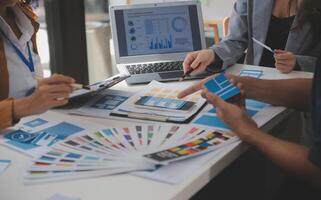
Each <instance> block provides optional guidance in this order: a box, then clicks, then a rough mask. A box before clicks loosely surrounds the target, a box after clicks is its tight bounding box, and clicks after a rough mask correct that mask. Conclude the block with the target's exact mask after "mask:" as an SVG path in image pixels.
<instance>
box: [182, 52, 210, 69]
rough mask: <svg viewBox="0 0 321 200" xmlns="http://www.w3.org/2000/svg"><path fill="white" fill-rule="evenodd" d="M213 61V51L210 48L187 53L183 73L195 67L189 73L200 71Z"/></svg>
mask: <svg viewBox="0 0 321 200" xmlns="http://www.w3.org/2000/svg"><path fill="white" fill-rule="evenodd" d="M214 61H215V53H214V51H213V50H212V49H205V50H201V51H195V52H192V53H189V54H187V56H186V58H185V60H184V63H183V68H184V73H186V72H187V71H188V70H190V69H191V68H193V69H195V70H194V71H193V72H192V73H191V75H196V74H199V73H202V72H204V71H205V70H206V67H207V66H208V65H210V64H211V63H213V62H214Z"/></svg>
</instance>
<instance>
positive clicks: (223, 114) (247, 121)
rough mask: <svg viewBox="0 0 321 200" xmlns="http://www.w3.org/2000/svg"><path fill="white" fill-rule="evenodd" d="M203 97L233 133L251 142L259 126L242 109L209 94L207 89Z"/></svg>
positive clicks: (203, 92)
mask: <svg viewBox="0 0 321 200" xmlns="http://www.w3.org/2000/svg"><path fill="white" fill-rule="evenodd" d="M202 96H203V97H205V98H206V100H207V102H208V103H210V104H212V105H213V106H214V107H216V113H217V116H218V117H219V118H220V119H222V120H223V121H224V123H226V124H227V125H228V126H229V127H230V128H231V129H232V131H233V132H234V133H235V134H237V135H238V136H239V137H240V138H241V139H242V140H243V141H245V142H249V141H251V138H252V136H253V135H252V134H253V133H255V132H256V131H255V130H258V127H257V124H256V123H255V121H253V120H252V119H251V118H250V117H248V116H247V115H246V113H245V111H244V110H243V109H241V108H240V107H238V106H236V105H233V104H230V103H227V102H225V101H223V100H222V99H221V98H220V97H219V96H217V95H215V94H213V93H211V92H209V91H208V90H207V89H204V90H203V91H202Z"/></svg>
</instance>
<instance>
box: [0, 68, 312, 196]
mask: <svg viewBox="0 0 321 200" xmlns="http://www.w3.org/2000/svg"><path fill="white" fill-rule="evenodd" d="M242 68H251V69H259V70H263V71H264V76H263V78H266V79H281V78H282V79H286V78H295V77H302V78H311V77H312V74H311V73H303V72H293V73H291V74H287V75H283V74H279V73H278V72H277V71H275V70H274V69H271V68H261V67H254V66H251V67H247V66H242V65H236V66H234V67H232V68H230V69H229V72H231V73H235V74H238V73H239V71H240V70H241V69H242ZM192 82H193V81H190V82H184V83H177V82H173V83H169V84H170V85H171V86H175V85H176V84H187V83H188V84H191V83H192ZM142 87H143V86H134V87H128V86H127V85H126V84H125V83H122V84H120V85H118V86H115V88H117V89H123V90H130V91H136V90H138V89H140V88H142ZM50 112H53V111H50ZM288 113H289V112H288V111H287V112H284V113H282V114H280V115H279V116H277V117H276V118H274V119H273V120H271V121H270V122H269V123H268V124H267V125H265V126H264V127H263V129H264V130H265V131H269V130H271V129H272V128H273V127H274V126H275V125H276V124H278V123H279V122H280V121H281V120H282V119H283V118H284V117H285V116H286V115H287V114H288ZM70 117H71V118H78V119H83V120H91V121H93V122H98V123H103V124H106V125H108V124H112V123H113V124H114V123H115V124H118V123H127V122H125V119H120V120H119V119H118V120H106V119H95V118H87V117H85V118H84V117H79V116H70ZM246 149H247V145H245V144H243V143H238V144H234V145H232V146H230V147H229V148H227V149H226V150H225V151H224V152H222V153H221V154H220V155H219V156H217V157H216V158H215V159H213V160H211V161H210V162H208V163H206V164H205V165H203V166H202V167H201V168H200V169H199V170H198V171H197V172H194V173H192V174H191V176H189V177H187V178H186V179H185V180H184V181H183V182H182V183H180V184H178V185H168V184H164V183H159V182H156V181H152V180H147V179H143V178H139V177H135V176H131V175H127V174H124V175H116V176H105V177H100V178H91V179H83V180H73V181H64V182H53V183H46V184H38V185H24V184H23V183H22V177H23V174H24V172H25V170H26V169H27V167H28V165H29V160H30V158H29V157H26V156H24V155H22V154H19V153H17V152H16V151H13V150H10V149H8V148H5V147H3V146H0V159H9V160H12V164H11V166H10V167H9V168H8V169H7V170H6V171H5V172H4V173H3V174H2V175H0V199H1V200H29V199H32V200H46V199H48V198H49V197H51V196H52V195H54V194H56V193H59V194H62V195H65V196H69V197H78V198H81V199H82V200H100V199H121V200H122V199H133V200H136V199H139V200H142V199H153V200H158V199H159V200H165V199H188V198H190V197H191V196H192V195H194V194H195V193H196V192H197V191H198V190H200V189H201V188H202V187H204V186H205V185H206V184H207V183H208V182H209V181H210V180H211V179H212V178H213V177H215V176H216V175H217V174H218V173H220V172H221V171H222V170H223V169H224V168H225V167H227V166H228V165H229V164H230V163H231V162H233V161H234V160H235V159H236V158H237V157H238V156H240V155H241V154H242V153H243V152H244V151H245V150H246Z"/></svg>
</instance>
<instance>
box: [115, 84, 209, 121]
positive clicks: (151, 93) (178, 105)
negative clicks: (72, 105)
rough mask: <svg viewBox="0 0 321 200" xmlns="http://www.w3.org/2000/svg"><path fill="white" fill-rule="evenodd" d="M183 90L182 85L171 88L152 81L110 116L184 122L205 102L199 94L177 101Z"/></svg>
mask: <svg viewBox="0 0 321 200" xmlns="http://www.w3.org/2000/svg"><path fill="white" fill-rule="evenodd" d="M185 88H186V86H183V85H178V86H177V87H175V88H172V87H170V86H169V85H168V84H166V83H159V82H157V81H152V82H151V83H150V84H149V85H147V86H146V88H144V90H142V91H140V92H138V93H137V94H135V95H133V96H131V97H130V98H129V99H128V100H127V101H125V102H124V103H123V104H121V105H120V106H118V107H117V108H116V109H115V110H113V111H112V113H111V115H115V116H121V117H129V118H136V119H144V120H153V121H164V122H181V123H182V122H186V121H188V120H189V119H191V118H192V117H193V115H195V114H196V113H197V112H198V111H199V110H200V109H201V108H202V107H203V105H204V104H205V103H206V101H205V99H203V98H202V97H201V95H200V92H198V93H195V94H193V95H190V96H188V97H186V98H184V99H178V98H177V95H178V93H180V92H181V91H182V90H183V89H185ZM173 111H174V112H173Z"/></svg>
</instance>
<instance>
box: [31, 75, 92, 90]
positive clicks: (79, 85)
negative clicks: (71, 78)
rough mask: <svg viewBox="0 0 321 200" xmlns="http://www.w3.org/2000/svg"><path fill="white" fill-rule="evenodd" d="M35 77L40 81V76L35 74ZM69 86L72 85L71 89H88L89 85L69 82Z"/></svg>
mask: <svg viewBox="0 0 321 200" xmlns="http://www.w3.org/2000/svg"><path fill="white" fill-rule="evenodd" d="M35 79H36V80H37V81H41V80H42V79H43V78H42V77H40V76H36V77H35ZM70 86H71V87H72V89H73V90H80V89H87V90H90V87H89V86H84V85H82V84H78V83H72V84H70Z"/></svg>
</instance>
